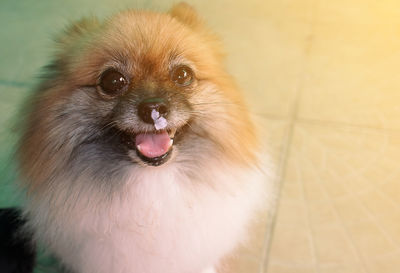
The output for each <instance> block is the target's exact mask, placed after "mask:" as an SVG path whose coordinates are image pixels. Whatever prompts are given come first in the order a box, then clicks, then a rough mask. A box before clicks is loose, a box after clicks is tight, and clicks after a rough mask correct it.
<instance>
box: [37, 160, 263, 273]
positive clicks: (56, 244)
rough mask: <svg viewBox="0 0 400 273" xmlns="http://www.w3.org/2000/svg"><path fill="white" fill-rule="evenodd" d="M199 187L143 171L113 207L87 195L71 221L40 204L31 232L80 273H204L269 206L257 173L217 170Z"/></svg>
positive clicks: (167, 170) (165, 172)
mask: <svg viewBox="0 0 400 273" xmlns="http://www.w3.org/2000/svg"><path fill="white" fill-rule="evenodd" d="M200 180H201V181H193V180H190V179H189V178H188V177H187V176H184V175H181V172H179V170H178V169H177V168H176V167H174V166H166V167H162V168H157V169H155V168H149V169H144V170H143V171H142V172H136V173H135V174H134V175H132V176H131V177H130V178H129V181H128V183H126V188H125V192H124V194H123V195H121V196H123V197H121V198H114V199H113V201H112V202H111V203H110V204H106V203H104V204H99V203H98V202H90V201H87V200H88V199H90V198H95V195H90V193H85V194H81V195H80V196H81V199H80V200H81V201H79V202H78V203H77V204H78V205H76V206H74V209H72V210H68V213H67V214H65V212H62V213H54V211H52V209H51V208H50V209H49V208H48V207H46V205H45V202H43V203H40V202H39V204H37V206H33V207H32V208H31V209H32V211H31V215H32V216H33V219H32V221H31V225H32V226H33V228H34V229H35V230H37V231H38V233H39V231H43V230H47V232H46V233H45V234H42V233H40V234H39V237H40V239H42V240H44V241H45V242H47V244H48V245H49V247H50V248H51V249H52V250H53V251H54V252H55V253H56V254H57V255H58V256H60V257H62V259H63V260H64V262H65V263H66V264H68V265H69V266H71V267H72V268H73V270H75V271H76V272H77V273H111V272H112V273H199V272H201V271H203V270H205V269H206V268H207V267H210V266H212V265H214V264H216V263H218V260H219V259H220V258H221V257H222V256H223V255H225V254H226V253H227V252H229V251H231V250H232V249H233V248H234V247H235V246H236V245H237V243H238V241H240V240H242V239H243V237H244V236H245V229H246V223H247V222H248V221H249V220H250V218H251V217H252V215H253V211H254V209H255V208H256V207H258V206H259V203H260V201H261V200H262V199H263V198H265V196H264V195H263V193H264V192H265V190H264V189H265V186H264V183H263V182H265V181H264V180H265V176H263V175H262V174H261V173H260V172H258V171H255V170H248V169H247V170H238V169H234V168H231V167H228V166H225V167H223V166H218V168H216V167H215V168H211V169H208V170H205V171H204V175H202V178H201V179H200ZM83 198H85V201H83ZM93 204H97V205H95V206H94V205H93ZM64 211H66V210H64Z"/></svg>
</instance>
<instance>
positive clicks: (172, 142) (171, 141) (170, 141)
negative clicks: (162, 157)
mask: <svg viewBox="0 0 400 273" xmlns="http://www.w3.org/2000/svg"><path fill="white" fill-rule="evenodd" d="M173 144H174V140H173V139H172V138H170V139H169V146H170V147H171V146H172V145H173Z"/></svg>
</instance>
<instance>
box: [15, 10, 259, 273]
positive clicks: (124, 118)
mask: <svg viewBox="0 0 400 273" xmlns="http://www.w3.org/2000/svg"><path fill="white" fill-rule="evenodd" d="M57 42H58V51H57V52H56V54H55V58H54V61H53V63H52V64H51V65H49V66H48V68H47V72H46V74H45V76H44V79H43V81H42V83H41V84H40V86H39V88H38V90H37V92H35V93H34V96H33V98H32V100H31V102H30V104H29V105H30V106H29V107H28V109H26V112H27V118H26V121H25V125H24V128H25V129H24V132H23V134H22V137H21V141H20V144H19V150H18V156H19V161H20V172H21V179H22V181H23V183H24V185H26V188H27V190H26V192H27V196H28V198H27V199H28V201H27V205H26V206H25V212H26V215H27V217H28V225H27V228H28V229H29V231H30V232H33V234H34V235H35V239H36V240H38V241H40V242H42V243H44V244H45V246H46V247H47V248H48V249H49V250H51V251H52V252H53V253H54V254H55V255H56V256H57V257H58V258H59V259H60V261H61V262H62V263H63V264H64V265H65V267H66V268H67V269H68V272H75V273H206V272H207V273H211V272H217V271H219V269H218V268H219V266H220V262H221V259H222V258H223V257H225V256H226V255H227V254H228V253H230V252H231V251H232V250H233V249H234V248H235V246H236V245H237V244H238V243H239V242H240V241H242V240H243V238H245V234H246V228H247V227H248V222H249V221H250V220H251V218H252V216H253V215H254V211H255V210H256V208H257V207H259V206H260V204H261V203H262V202H261V201H262V199H263V196H264V195H263V193H264V192H265V191H264V189H265V185H264V182H265V181H264V179H265V176H264V174H263V172H262V171H260V168H259V165H260V157H259V155H258V154H259V151H260V141H259V139H258V137H257V134H256V129H255V126H254V123H253V122H252V121H251V118H250V115H249V112H248V111H247V110H246V107H245V105H244V103H243V99H242V96H241V94H240V92H239V91H238V89H237V87H236V85H235V84H234V82H233V80H232V78H231V77H230V76H229V75H228V74H227V73H226V72H225V68H224V65H223V54H222V51H221V49H220V45H219V41H218V39H217V38H216V37H215V36H214V34H212V32H210V31H209V30H208V29H207V27H206V26H205V25H204V23H203V22H202V20H201V19H199V17H198V16H197V15H196V12H195V11H194V10H193V8H191V7H190V6H189V5H187V4H184V3H181V4H178V5H175V6H174V7H173V8H172V9H171V10H170V11H169V12H168V13H156V12H149V11H126V12H122V13H119V14H117V15H115V16H113V17H111V18H109V19H108V20H105V21H104V22H100V21H98V20H96V19H94V18H91V19H84V20H81V21H79V22H77V23H76V24H73V25H72V26H70V27H69V28H68V29H67V30H66V31H65V33H64V34H63V35H62V36H60V37H59V38H58V40H57Z"/></svg>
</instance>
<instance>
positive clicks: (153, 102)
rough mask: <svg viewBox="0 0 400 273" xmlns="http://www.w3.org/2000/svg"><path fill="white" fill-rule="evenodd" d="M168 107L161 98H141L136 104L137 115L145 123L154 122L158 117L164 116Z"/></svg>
mask: <svg viewBox="0 0 400 273" xmlns="http://www.w3.org/2000/svg"><path fill="white" fill-rule="evenodd" d="M167 114H168V107H167V105H166V104H165V103H164V101H163V100H162V99H159V98H151V99H146V100H143V101H142V102H141V103H140V104H139V106H138V115H139V117H140V118H141V119H142V120H143V121H144V122H146V123H150V124H154V120H156V119H157V118H159V117H164V118H165V117H166V116H167Z"/></svg>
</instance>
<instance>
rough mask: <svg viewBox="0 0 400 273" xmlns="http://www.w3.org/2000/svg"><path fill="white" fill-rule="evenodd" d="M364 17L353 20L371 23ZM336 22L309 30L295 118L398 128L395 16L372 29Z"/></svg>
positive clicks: (399, 42)
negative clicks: (307, 52)
mask: <svg viewBox="0 0 400 273" xmlns="http://www.w3.org/2000/svg"><path fill="white" fill-rule="evenodd" d="M329 2H330V3H331V2H335V1H329ZM351 2H352V1H350V3H351ZM382 5H383V4H382ZM360 6H361V7H364V6H365V5H360ZM343 10H347V9H346V8H343ZM349 12H350V11H349ZM365 16H366V17H365V18H364V17H363V16H361V15H360V16H359V17H357V18H360V20H362V19H370V18H369V17H367V15H365ZM321 17H322V18H325V17H324V16H321ZM337 20H338V21H335V22H327V23H316V25H315V26H314V30H313V38H312V44H311V49H310V55H309V57H308V60H307V64H306V69H305V78H304V83H303V86H302V91H301V92H302V93H301V99H300V102H299V105H300V106H299V113H298V115H299V117H300V118H302V119H310V120H320V121H334V122H341V123H347V124H354V125H362V126H370V127H377V128H389V129H400V119H399V118H398V117H399V116H400V106H399V101H400V92H399V89H400V81H399V80H398V76H397V67H398V65H399V63H400V51H399V48H400V36H399V27H400V17H399V20H398V21H397V22H388V21H387V20H382V21H379V22H377V23H376V24H363V23H361V22H360V21H358V20H356V21H355V22H346V21H344V20H340V17H338V19H337Z"/></svg>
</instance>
